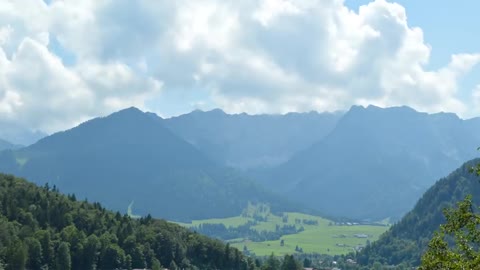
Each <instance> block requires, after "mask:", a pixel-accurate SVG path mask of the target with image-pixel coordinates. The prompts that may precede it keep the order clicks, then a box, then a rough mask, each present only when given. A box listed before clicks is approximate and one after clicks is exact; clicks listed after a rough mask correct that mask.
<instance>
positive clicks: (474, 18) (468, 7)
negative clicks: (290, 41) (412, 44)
mask: <svg viewBox="0 0 480 270" xmlns="http://www.w3.org/2000/svg"><path fill="white" fill-rule="evenodd" d="M369 2H370V1H367V0H347V1H346V2H345V4H346V5H347V6H348V7H350V8H352V9H358V7H359V6H361V5H364V4H367V3H369ZM395 2H397V3H399V4H401V5H402V6H404V7H405V9H406V11H407V15H408V21H409V24H410V25H411V26H417V27H420V28H422V30H423V33H424V35H425V41H426V42H427V43H428V44H430V45H431V46H432V52H431V60H430V63H429V65H428V67H430V68H440V67H442V66H445V65H446V64H448V62H449V61H450V57H451V55H452V54H455V53H476V52H478V51H479V50H480V35H479V32H478V25H480V16H478V10H480V2H479V1H471V0H456V1H421V0H420V1H419V0H397V1H395ZM478 78H480V68H478V67H476V68H474V69H473V70H472V72H471V74H470V75H469V76H468V77H466V78H463V79H462V80H461V84H460V92H461V96H462V97H463V98H465V99H466V98H469V94H470V91H471V89H473V88H474V87H475V85H477V84H478V83H479V79H478Z"/></svg>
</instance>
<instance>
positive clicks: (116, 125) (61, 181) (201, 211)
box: [0, 108, 293, 221]
mask: <svg viewBox="0 0 480 270" xmlns="http://www.w3.org/2000/svg"><path fill="white" fill-rule="evenodd" d="M0 172H5V173H11V174H15V175H18V176H21V177H25V178H27V179H29V180H31V181H33V182H35V183H37V184H40V185H43V184H45V183H46V182H48V183H50V184H51V185H52V184H55V185H57V186H58V187H59V188H60V189H61V190H63V191H65V192H67V193H75V194H76V195H77V196H78V197H79V198H88V199H90V200H94V201H99V202H101V203H102V204H104V205H105V206H106V207H108V208H109V209H113V210H116V211H117V210H118V211H121V212H126V211H127V207H128V206H129V205H130V204H131V203H133V211H134V213H135V214H140V215H146V214H148V213H151V214H152V215H153V216H155V217H159V218H166V219H170V220H182V221H188V220H192V219H202V218H213V217H227V216H235V215H238V214H240V213H241V211H242V210H243V208H245V207H246V206H247V204H248V202H249V201H251V202H266V203H269V204H271V205H272V207H273V208H274V209H281V210H288V207H289V204H288V203H286V202H285V200H283V199H281V198H280V197H279V196H275V195H272V194H271V193H269V192H267V191H265V190H263V189H261V188H260V187H259V186H257V185H256V184H255V183H254V182H252V181H251V180H249V179H248V178H245V177H244V176H242V175H241V174H239V173H237V172H235V171H234V170H231V169H228V168H225V167H223V166H221V165H219V164H217V163H215V162H213V161H211V160H210V159H209V158H208V157H206V156H205V155H204V154H203V153H201V152H200V151H199V150H198V149H196V148H195V147H194V146H192V145H191V144H189V143H188V142H186V141H185V140H183V139H182V138H181V137H179V136H177V135H175V134H174V133H172V132H171V131H170V130H169V129H168V128H166V127H165V126H164V121H163V119H161V118H160V117H158V116H157V115H155V114H151V113H144V112H142V111H140V110H138V109H136V108H129V109H125V110H122V111H120V112H117V113H114V114H112V115H109V116H107V117H103V118H96V119H93V120H90V121H87V122H85V123H83V124H81V125H79V126H78V127H75V128H73V129H71V130H67V131H64V132H59V133H56V134H53V135H51V136H48V137H46V138H44V139H42V140H40V141H39V142H37V143H35V144H33V145H31V146H29V147H26V148H23V149H20V150H17V151H4V152H1V153H0ZM290 210H293V209H290Z"/></svg>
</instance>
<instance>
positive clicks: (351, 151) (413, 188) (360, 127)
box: [263, 106, 480, 220]
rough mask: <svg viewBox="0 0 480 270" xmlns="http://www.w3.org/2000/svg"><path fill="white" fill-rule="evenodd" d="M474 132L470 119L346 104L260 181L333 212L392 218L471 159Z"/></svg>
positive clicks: (476, 125) (479, 125) (478, 139)
mask: <svg viewBox="0 0 480 270" xmlns="http://www.w3.org/2000/svg"><path fill="white" fill-rule="evenodd" d="M479 131H480V119H478V118H477V119H470V120H462V119H460V118H458V117H457V116H456V115H455V114H449V113H438V114H427V113H419V112H416V111H415V110H413V109H411V108H409V107H393V108H386V109H382V108H379V107H375V106H368V107H367V108H364V107H361V106H354V107H352V108H351V109H350V111H348V112H347V113H346V114H345V115H344V116H343V117H342V119H340V120H339V122H338V123H337V125H336V127H335V128H334V129H333V131H332V132H331V133H330V134H329V135H328V136H326V137H325V138H324V139H323V140H320V141H319V142H317V143H316V144H314V145H313V146H311V147H310V148H308V149H306V150H304V151H302V152H300V153H297V154H296V155H295V156H294V157H293V158H292V159H290V160H289V161H287V162H286V163H284V164H282V165H280V166H279V167H277V168H275V169H273V170H272V171H271V172H270V174H269V175H265V176H264V177H263V178H264V179H266V180H267V181H266V182H265V183H264V185H265V186H268V187H272V188H273V189H274V190H276V191H278V192H281V193H282V194H284V195H285V196H287V197H288V198H290V199H292V200H295V201H299V202H303V203H306V204H307V205H308V206H310V207H312V208H314V209H317V210H319V211H321V212H323V213H327V214H329V215H333V216H347V217H351V218H357V219H367V218H368V219H376V220H380V219H383V218H386V217H393V218H399V217H401V216H402V215H403V214H404V213H406V212H407V211H408V210H409V209H411V207H412V206H413V204H414V203H415V201H416V200H417V199H418V198H419V197H420V196H421V195H422V194H423V192H424V191H425V190H426V189H427V188H428V187H430V186H431V185H432V184H433V183H434V181H435V179H438V178H440V177H441V176H442V175H446V174H447V173H448V172H450V171H452V170H453V169H454V168H456V167H458V166H459V165H461V164H462V163H463V162H464V161H466V160H469V159H472V158H474V157H476V156H478V153H477V151H475V150H476V148H477V146H478V145H480V132H479Z"/></svg>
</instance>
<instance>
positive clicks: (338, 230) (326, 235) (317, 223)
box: [180, 206, 389, 256]
mask: <svg viewBox="0 0 480 270" xmlns="http://www.w3.org/2000/svg"><path fill="white" fill-rule="evenodd" d="M253 211H257V210H256V209H255V206H249V207H248V208H246V210H244V213H242V215H240V216H236V217H230V218H222V219H205V220H195V221H192V222H191V223H180V224H181V225H183V226H186V227H195V226H199V225H200V224H224V225H225V226H226V227H238V226H241V225H244V224H247V223H248V222H249V221H254V220H255V218H254V217H253V216H254V215H253V213H252V212H253ZM258 213H261V214H262V218H263V220H262V221H257V224H256V225H253V226H252V227H251V228H252V229H254V230H256V231H258V232H261V231H275V229H276V227H277V226H283V225H295V226H296V227H297V228H300V227H303V228H304V230H303V231H301V232H298V233H296V234H289V235H283V236H281V238H280V240H274V241H263V242H253V241H251V240H249V239H244V238H237V239H223V240H225V241H227V242H229V243H230V245H231V246H234V247H237V248H239V249H240V250H243V249H244V247H246V248H247V249H248V251H249V252H250V253H254V254H255V255H257V256H267V255H270V254H272V252H273V253H274V254H275V255H277V256H283V255H285V254H292V253H296V252H298V250H299V249H300V248H301V249H302V251H303V253H319V254H329V255H340V254H346V253H348V252H350V251H353V249H354V248H355V247H359V246H364V245H365V244H366V243H367V241H370V242H373V241H375V240H377V239H378V237H379V236H380V235H381V234H382V233H383V232H385V231H386V230H387V229H388V228H389V227H388V226H376V225H360V224H355V225H354V224H351V223H348V224H347V223H343V224H338V223H337V224H335V222H333V221H331V220H328V219H324V218H321V217H317V216H312V215H307V214H302V213H283V215H282V216H277V215H274V214H272V213H270V211H269V209H263V211H260V212H258V211H257V213H256V214H257V215H258ZM286 217H287V218H286ZM303 220H308V221H310V223H314V224H311V225H309V224H306V223H304V222H303ZM299 221H300V223H299ZM312 221H314V222H312ZM281 240H283V245H281ZM297 247H298V248H297ZM296 248H297V251H296Z"/></svg>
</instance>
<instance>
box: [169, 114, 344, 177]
mask: <svg viewBox="0 0 480 270" xmlns="http://www.w3.org/2000/svg"><path fill="white" fill-rule="evenodd" d="M341 116H342V113H341V112H336V113H317V112H309V113H288V114H285V115H267V114H264V115H248V114H246V113H242V114H226V113H225V112H223V111H222V110H220V109H215V110H212V111H207V112H204V111H199V110H196V111H193V112H191V113H188V114H184V115H181V116H178V117H172V118H169V119H165V122H166V123H167V124H166V125H167V126H168V127H169V128H170V129H171V130H172V131H173V132H174V133H176V134H179V135H180V136H181V137H182V138H184V139H185V140H186V141H188V142H190V143H192V144H193V145H195V146H196V147H197V148H198V149H200V150H201V151H202V152H204V153H205V154H207V155H208V156H209V157H210V158H212V159H213V160H216V161H217V162H220V163H223V164H225V165H228V166H232V167H235V168H242V169H252V168H262V167H272V166H276V165H279V164H281V163H283V162H285V161H287V160H288V159H290V158H291V157H292V156H293V155H294V154H295V153H297V152H298V151H300V150H303V149H305V148H308V147H309V146H310V145H312V144H313V143H315V142H317V141H319V140H321V139H322V138H323V137H325V136H326V135H328V134H329V133H330V132H331V131H332V130H333V128H334V127H335V125H336V123H337V121H338V120H339V119H340V118H341Z"/></svg>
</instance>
